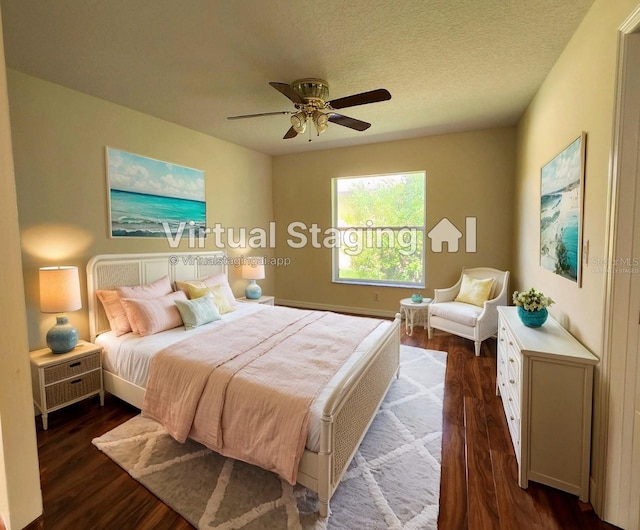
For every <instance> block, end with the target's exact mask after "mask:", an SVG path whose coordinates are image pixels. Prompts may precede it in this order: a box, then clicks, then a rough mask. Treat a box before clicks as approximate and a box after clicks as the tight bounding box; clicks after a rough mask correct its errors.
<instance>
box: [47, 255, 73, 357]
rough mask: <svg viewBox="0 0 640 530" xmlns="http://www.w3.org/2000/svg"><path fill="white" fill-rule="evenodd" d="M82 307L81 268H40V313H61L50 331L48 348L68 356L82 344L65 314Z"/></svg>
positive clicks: (48, 333)
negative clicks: (67, 353) (79, 343)
mask: <svg viewBox="0 0 640 530" xmlns="http://www.w3.org/2000/svg"><path fill="white" fill-rule="evenodd" d="M80 308H82V300H81V298H80V280H79V278H78V267H42V268H41V269H40V311H42V312H43V313H60V314H59V315H58V316H56V324H55V325H54V326H53V327H52V328H51V329H50V330H49V331H48V332H47V346H49V348H51V351H52V352H53V353H65V352H68V351H71V350H73V348H75V347H76V344H78V330H77V329H76V328H75V327H74V326H72V325H71V324H70V323H69V321H68V320H67V317H66V316H65V315H64V314H63V313H65V312H66V311H77V310H78V309H80Z"/></svg>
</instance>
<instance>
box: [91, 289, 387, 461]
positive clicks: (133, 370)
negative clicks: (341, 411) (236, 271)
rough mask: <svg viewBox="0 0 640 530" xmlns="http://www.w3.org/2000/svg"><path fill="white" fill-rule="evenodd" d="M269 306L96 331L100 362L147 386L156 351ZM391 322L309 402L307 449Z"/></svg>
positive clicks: (242, 305) (250, 305)
mask: <svg viewBox="0 0 640 530" xmlns="http://www.w3.org/2000/svg"><path fill="white" fill-rule="evenodd" d="M269 310H270V306H266V305H262V304H256V303H250V302H245V303H239V304H238V305H237V308H236V310H235V311H233V312H232V313H226V314H224V315H222V320H220V321H216V322H212V323H211V324H207V325H205V326H201V327H199V328H196V329H194V330H190V331H185V329H184V327H179V328H175V329H171V330H168V331H163V332H161V333H157V334H155V335H150V336H148V337H140V336H139V335H136V334H134V333H127V334H125V335H121V336H120V337H116V336H115V334H114V333H113V332H111V331H110V332H108V333H103V334H101V335H99V336H98V338H97V339H96V343H97V344H99V345H100V346H102V348H103V352H104V353H103V361H102V362H103V368H104V369H105V370H107V371H109V372H111V373H113V374H115V375H118V376H119V377H122V378H123V379H125V380H127V381H129V382H131V383H133V384H135V385H137V386H140V387H142V388H146V385H147V378H148V375H149V364H150V362H151V358H152V357H153V355H154V354H155V353H156V352H158V351H160V350H162V349H163V348H165V347H167V346H170V345H171V344H174V343H176V342H179V341H181V340H182V339H185V338H187V337H192V336H193V335H195V334H198V333H201V332H203V331H206V330H208V329H211V326H220V325H224V323H225V322H231V321H233V320H236V319H238V318H242V317H243V316H245V315H248V314H252V313H255V312H258V311H269ZM390 325H391V322H386V321H385V322H383V323H382V324H381V325H380V326H378V327H377V328H376V329H375V330H374V331H373V333H371V334H370V335H369V336H368V337H367V338H365V339H364V340H363V341H362V342H361V343H360V345H359V346H358V347H357V348H356V350H355V351H354V352H353V354H352V355H351V356H350V357H349V359H347V361H346V362H345V363H344V364H343V365H342V367H341V368H340V369H339V370H338V372H337V373H336V375H335V376H334V377H333V378H332V379H331V380H330V381H329V383H328V385H327V386H326V387H325V388H324V389H323V390H322V391H321V392H320V394H319V395H318V397H317V398H316V399H315V401H314V402H313V404H312V406H311V417H310V421H309V435H308V437H307V449H309V450H311V451H316V452H317V451H319V449H320V420H321V418H322V410H323V408H324V404H325V402H326V400H327V399H328V397H329V396H330V395H331V392H332V391H333V390H334V389H335V388H336V386H337V385H338V383H339V382H340V381H341V379H342V378H343V377H344V375H345V374H346V373H347V371H348V370H349V368H351V367H352V366H353V365H354V364H355V363H356V362H357V361H358V359H360V358H361V357H362V355H363V354H365V353H366V352H367V351H369V350H370V349H371V347H372V346H373V345H374V344H375V342H376V341H377V340H378V339H379V338H380V337H381V336H382V335H383V334H384V332H385V331H386V330H387V329H388V327H389V326H390Z"/></svg>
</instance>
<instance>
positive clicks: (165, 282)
mask: <svg viewBox="0 0 640 530" xmlns="http://www.w3.org/2000/svg"><path fill="white" fill-rule="evenodd" d="M116 292H117V293H118V296H120V298H157V297H158V296H164V295H165V294H169V293H171V292H173V289H172V288H171V282H170V281H169V277H168V276H164V277H163V278H160V279H159V280H156V281H155V282H152V283H148V284H146V285H132V286H126V287H116Z"/></svg>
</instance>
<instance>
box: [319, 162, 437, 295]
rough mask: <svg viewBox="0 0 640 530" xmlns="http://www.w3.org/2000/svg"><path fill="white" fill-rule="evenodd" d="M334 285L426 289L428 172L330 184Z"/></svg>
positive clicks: (340, 181)
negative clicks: (334, 235)
mask: <svg viewBox="0 0 640 530" xmlns="http://www.w3.org/2000/svg"><path fill="white" fill-rule="evenodd" d="M332 188H333V189H332V191H333V205H332V206H333V209H332V214H333V226H334V227H335V228H336V229H337V230H338V231H339V232H340V238H339V240H338V241H337V243H336V244H335V245H334V246H333V281H334V282H342V283H361V284H367V285H390V286H406V287H419V288H423V287H424V286H425V270H424V269H425V267H424V237H425V220H426V219H425V218H426V215H425V204H426V201H425V193H426V190H425V188H426V175H425V172H424V171H416V172H411V173H397V174H393V175H374V176H368V177H343V178H334V179H333V180H332Z"/></svg>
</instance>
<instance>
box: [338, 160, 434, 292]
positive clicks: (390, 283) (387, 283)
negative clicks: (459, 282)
mask: <svg viewBox="0 0 640 530" xmlns="http://www.w3.org/2000/svg"><path fill="white" fill-rule="evenodd" d="M417 173H418V174H422V178H423V186H424V188H423V189H424V198H425V200H424V201H423V205H422V207H423V212H422V218H423V221H424V224H423V225H422V226H407V225H405V226H375V225H372V226H364V227H356V226H352V227H345V228H341V227H338V211H337V210H338V197H337V191H338V186H337V183H338V182H339V181H341V180H347V179H366V178H376V177H380V178H383V177H392V176H396V175H409V174H417ZM426 197H427V173H426V171H425V170H414V171H397V172H394V173H386V174H374V175H358V176H349V177H333V178H332V179H331V222H332V226H333V227H334V229H336V230H340V231H341V232H342V231H344V230H348V229H362V230H367V229H369V230H377V229H380V230H384V229H391V230H400V229H403V228H404V229H407V228H408V229H413V230H416V231H417V232H419V233H421V234H422V249H421V252H420V260H421V262H422V281H420V282H406V281H395V280H368V279H356V278H340V262H339V259H340V248H339V247H338V246H334V247H333V248H332V251H331V253H332V257H331V281H332V282H333V283H341V284H352V285H369V286H379V287H407V288H413V289H424V288H425V287H426V275H427V271H426V246H427V241H426V239H427V230H426V228H427V200H426Z"/></svg>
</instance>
